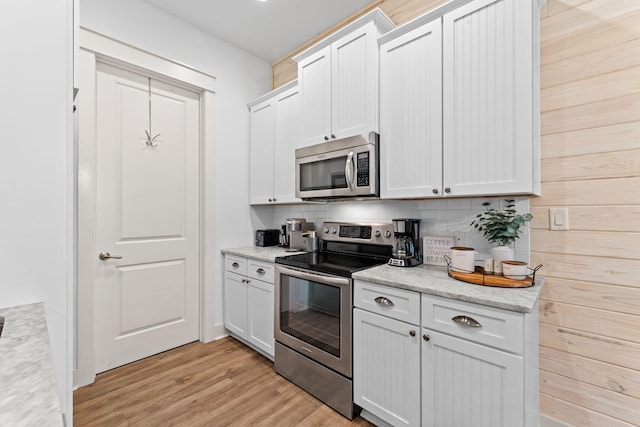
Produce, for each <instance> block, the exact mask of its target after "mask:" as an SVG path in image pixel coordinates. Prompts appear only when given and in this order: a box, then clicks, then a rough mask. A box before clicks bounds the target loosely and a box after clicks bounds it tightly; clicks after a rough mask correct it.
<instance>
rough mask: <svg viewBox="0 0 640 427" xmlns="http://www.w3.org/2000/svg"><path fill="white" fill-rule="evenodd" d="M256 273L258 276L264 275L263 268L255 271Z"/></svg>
mask: <svg viewBox="0 0 640 427" xmlns="http://www.w3.org/2000/svg"><path fill="white" fill-rule="evenodd" d="M256 273H258V274H264V273H265V271H264V268H259V269H257V270H256Z"/></svg>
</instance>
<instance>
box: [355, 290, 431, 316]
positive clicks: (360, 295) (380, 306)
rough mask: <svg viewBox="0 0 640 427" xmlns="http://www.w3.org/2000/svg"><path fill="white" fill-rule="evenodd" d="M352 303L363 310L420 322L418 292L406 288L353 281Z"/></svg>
mask: <svg viewBox="0 0 640 427" xmlns="http://www.w3.org/2000/svg"><path fill="white" fill-rule="evenodd" d="M353 304H354V305H355V306H356V307H359V308H361V309H363V310H367V311H370V312H372V313H378V314H381V315H383V316H387V317H391V318H392V319H398V320H401V321H403V322H408V323H412V324H414V325H419V324H420V294H419V293H418V292H414V291H408V290H406V289H399V288H394V287H391V286H384V285H378V284H375V283H369V282H362V281H360V280H356V281H355V285H354V291H353Z"/></svg>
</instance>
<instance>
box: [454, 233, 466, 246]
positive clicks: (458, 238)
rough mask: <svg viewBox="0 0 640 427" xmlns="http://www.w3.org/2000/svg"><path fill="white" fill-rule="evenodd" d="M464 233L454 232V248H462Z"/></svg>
mask: <svg viewBox="0 0 640 427" xmlns="http://www.w3.org/2000/svg"><path fill="white" fill-rule="evenodd" d="M464 234H465V233H464V231H454V232H453V239H454V244H455V245H456V246H464Z"/></svg>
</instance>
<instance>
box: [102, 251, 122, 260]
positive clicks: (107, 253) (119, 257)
mask: <svg viewBox="0 0 640 427" xmlns="http://www.w3.org/2000/svg"><path fill="white" fill-rule="evenodd" d="M98 258H100V259H101V260H102V261H106V260H108V259H112V258H113V259H122V257H121V256H120V255H111V254H110V253H109V252H100V253H99V254H98Z"/></svg>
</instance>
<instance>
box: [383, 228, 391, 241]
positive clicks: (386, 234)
mask: <svg viewBox="0 0 640 427" xmlns="http://www.w3.org/2000/svg"><path fill="white" fill-rule="evenodd" d="M384 237H386V238H387V239H388V238H389V237H391V232H390V231H389V230H387V231H385V232H384Z"/></svg>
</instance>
